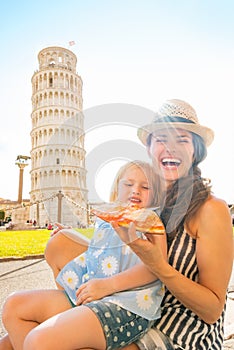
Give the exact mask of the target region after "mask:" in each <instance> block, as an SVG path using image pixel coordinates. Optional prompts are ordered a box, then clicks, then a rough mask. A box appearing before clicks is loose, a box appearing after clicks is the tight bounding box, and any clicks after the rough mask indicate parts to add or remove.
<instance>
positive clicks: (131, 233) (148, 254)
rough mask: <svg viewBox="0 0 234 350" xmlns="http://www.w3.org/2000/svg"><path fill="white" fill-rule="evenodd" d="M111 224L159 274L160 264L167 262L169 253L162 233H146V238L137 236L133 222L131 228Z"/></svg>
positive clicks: (151, 268) (122, 238) (149, 267)
mask: <svg viewBox="0 0 234 350" xmlns="http://www.w3.org/2000/svg"><path fill="white" fill-rule="evenodd" d="M111 224H112V226H113V228H114V230H115V231H116V232H117V233H118V235H119V237H120V238H121V240H122V241H123V242H124V243H126V244H127V245H128V246H129V247H130V248H131V249H132V250H133V251H134V253H135V254H137V255H138V256H139V258H140V259H141V261H142V262H143V263H144V264H145V265H146V266H147V268H148V269H149V270H150V271H151V272H153V273H154V274H155V275H157V276H158V272H159V269H160V266H161V264H162V262H166V255H167V253H166V247H165V245H162V235H154V234H151V233H148V234H147V233H145V234H144V236H145V239H143V238H139V237H138V236H137V234H136V229H135V225H134V224H133V223H131V224H130V226H129V229H126V228H123V227H120V226H119V225H118V223H116V222H113V223H111ZM165 235H166V233H165ZM164 239H165V237H164ZM162 247H163V248H162ZM162 249H163V250H162Z"/></svg>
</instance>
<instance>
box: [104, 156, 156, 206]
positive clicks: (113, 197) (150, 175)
mask: <svg viewBox="0 0 234 350" xmlns="http://www.w3.org/2000/svg"><path fill="white" fill-rule="evenodd" d="M131 167H138V168H140V169H141V170H142V171H143V172H144V174H145V176H146V178H147V180H148V182H149V185H150V188H151V189H152V202H151V203H150V206H158V205H159V195H160V193H161V191H160V177H159V176H158V175H157V174H156V173H155V172H154V169H153V167H152V166H151V165H150V164H149V163H147V162H144V161H141V160H133V161H130V162H128V163H126V164H125V165H123V166H122V167H121V168H120V169H119V171H118V173H117V175H116V176H115V179H114V182H113V184H112V187H111V192H110V202H116V201H117V199H118V187H119V181H120V180H121V179H122V177H123V176H124V174H125V172H126V171H127V170H128V169H129V168H131Z"/></svg>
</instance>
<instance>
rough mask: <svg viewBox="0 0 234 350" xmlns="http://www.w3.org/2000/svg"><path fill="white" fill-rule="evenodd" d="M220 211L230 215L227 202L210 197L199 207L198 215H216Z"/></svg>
mask: <svg viewBox="0 0 234 350" xmlns="http://www.w3.org/2000/svg"><path fill="white" fill-rule="evenodd" d="M220 210H222V211H223V212H227V213H230V212H229V207H228V205H227V202H226V201H225V200H224V199H221V198H218V197H216V196H214V195H210V196H209V198H208V199H207V200H206V201H205V202H204V204H203V205H202V206H201V208H200V213H205V212H207V213H209V212H212V213H216V212H220Z"/></svg>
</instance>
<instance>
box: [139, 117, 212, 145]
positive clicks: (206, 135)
mask: <svg viewBox="0 0 234 350" xmlns="http://www.w3.org/2000/svg"><path fill="white" fill-rule="evenodd" d="M169 128H175V129H183V130H187V131H190V132H193V133H195V134H197V135H199V136H201V137H202V139H203V140H204V142H205V145H206V146H209V145H210V144H211V143H212V141H213V139H214V132H213V130H211V129H210V128H207V127H206V126H203V125H200V124H194V123H181V122H178V123H177V122H173V123H170V122H166V123H163V122H160V123H157V122H155V123H151V124H147V125H144V126H142V127H141V128H140V129H138V131H137V136H138V137H139V139H140V140H141V142H142V143H143V144H144V145H147V138H148V136H149V134H152V133H153V132H154V131H157V130H162V129H169Z"/></svg>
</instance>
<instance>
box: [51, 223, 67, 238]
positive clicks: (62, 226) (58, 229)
mask: <svg viewBox="0 0 234 350" xmlns="http://www.w3.org/2000/svg"><path fill="white" fill-rule="evenodd" d="M54 225H55V226H56V229H54V230H53V231H52V232H51V234H50V237H53V236H54V235H56V233H58V232H59V231H61V230H63V229H64V228H71V226H65V225H62V224H60V223H59V222H55V223H54Z"/></svg>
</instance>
